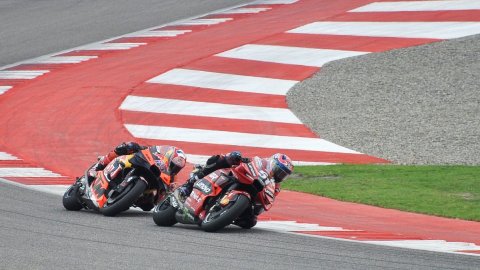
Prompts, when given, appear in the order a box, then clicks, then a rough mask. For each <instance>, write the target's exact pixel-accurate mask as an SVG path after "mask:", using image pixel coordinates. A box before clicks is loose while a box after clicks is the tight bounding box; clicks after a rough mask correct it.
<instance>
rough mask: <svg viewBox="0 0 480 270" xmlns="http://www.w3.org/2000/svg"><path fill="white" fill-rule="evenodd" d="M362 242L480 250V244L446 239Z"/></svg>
mask: <svg viewBox="0 0 480 270" xmlns="http://www.w3.org/2000/svg"><path fill="white" fill-rule="evenodd" d="M362 243H369V244H377V245H383V246H390V247H402V248H411V249H421V250H429V251H440V252H455V251H460V250H465V251H467V250H480V246H477V245H475V244H473V243H465V242H447V241H445V240H385V241H362Z"/></svg>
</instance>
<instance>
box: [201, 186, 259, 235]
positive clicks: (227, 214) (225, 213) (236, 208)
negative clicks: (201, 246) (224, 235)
mask: <svg viewBox="0 0 480 270" xmlns="http://www.w3.org/2000/svg"><path fill="white" fill-rule="evenodd" d="M237 196H238V197H237V199H236V200H235V201H232V202H230V203H229V204H228V205H226V206H224V207H220V208H218V209H217V207H216V206H214V207H212V208H211V209H210V210H209V211H208V213H207V216H206V217H205V219H204V220H203V221H202V224H201V225H200V226H201V227H202V229H203V230H204V231H206V232H215V231H218V230H220V229H222V228H223V227H225V226H228V225H230V224H232V222H233V221H234V220H235V219H236V218H237V217H238V216H240V215H241V214H242V213H243V212H244V211H245V209H247V207H248V206H249V205H250V199H248V198H247V197H246V196H245V195H241V194H239V195H237Z"/></svg>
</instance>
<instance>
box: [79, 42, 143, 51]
mask: <svg viewBox="0 0 480 270" xmlns="http://www.w3.org/2000/svg"><path fill="white" fill-rule="evenodd" d="M145 44H147V43H97V44H90V45H86V46H83V47H80V48H79V50H86V51H108V50H129V49H132V48H136V47H139V46H142V45H145Z"/></svg>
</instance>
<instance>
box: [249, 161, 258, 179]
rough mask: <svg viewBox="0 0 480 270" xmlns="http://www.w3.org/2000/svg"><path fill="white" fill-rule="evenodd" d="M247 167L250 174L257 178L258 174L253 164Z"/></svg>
mask: <svg viewBox="0 0 480 270" xmlns="http://www.w3.org/2000/svg"><path fill="white" fill-rule="evenodd" d="M247 166H248V168H249V169H250V173H251V174H252V176H253V177H256V176H257V173H255V168H254V167H253V165H252V163H248V164H247Z"/></svg>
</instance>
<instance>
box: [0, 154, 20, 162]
mask: <svg viewBox="0 0 480 270" xmlns="http://www.w3.org/2000/svg"><path fill="white" fill-rule="evenodd" d="M0 160H20V159H19V158H17V157H15V156H12V155H10V154H9V153H5V152H0Z"/></svg>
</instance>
